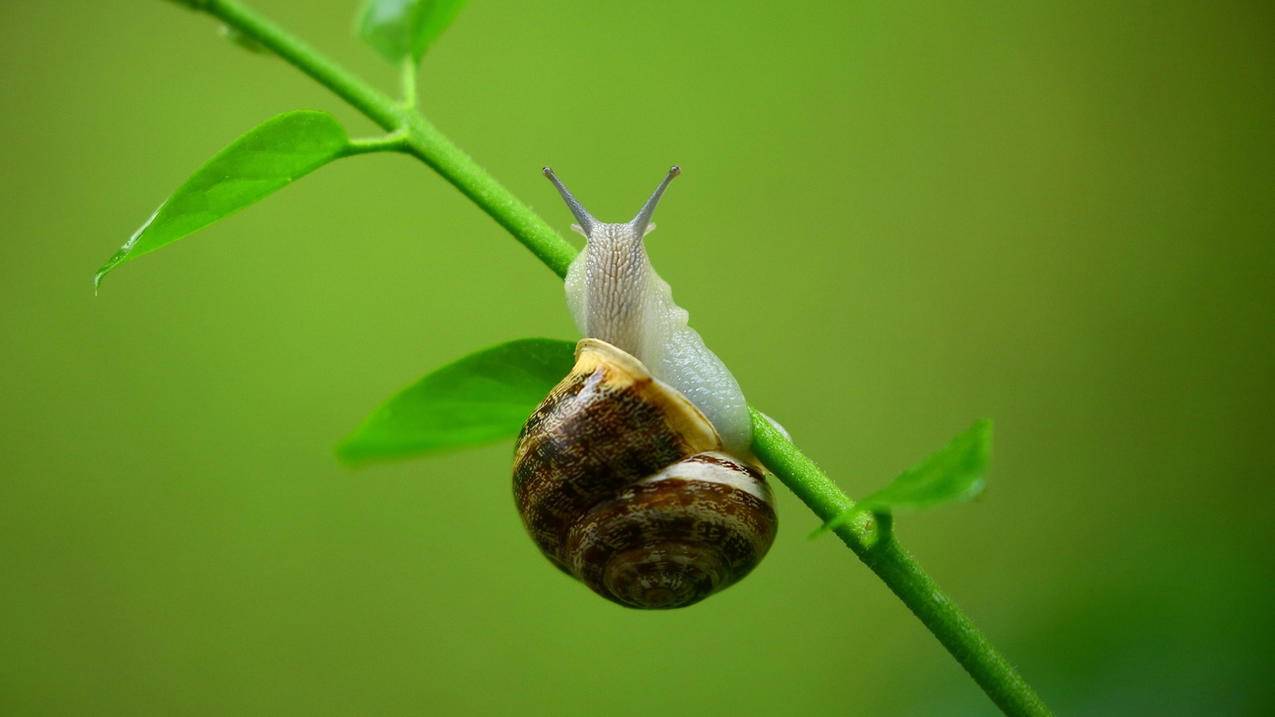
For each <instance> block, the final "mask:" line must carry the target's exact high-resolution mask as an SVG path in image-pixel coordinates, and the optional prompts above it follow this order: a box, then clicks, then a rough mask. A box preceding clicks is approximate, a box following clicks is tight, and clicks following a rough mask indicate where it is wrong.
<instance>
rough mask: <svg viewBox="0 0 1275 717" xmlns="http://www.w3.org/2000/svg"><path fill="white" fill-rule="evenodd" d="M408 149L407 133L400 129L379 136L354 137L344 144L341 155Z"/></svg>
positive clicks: (348, 155)
mask: <svg viewBox="0 0 1275 717" xmlns="http://www.w3.org/2000/svg"><path fill="white" fill-rule="evenodd" d="M406 151H408V145H407V133H406V132H403V131H402V130H397V131H394V132H391V133H389V134H387V135H383V136H381V137H355V138H351V139H350V141H349V143H348V144H346V145H345V151H343V152H342V153H341V156H343V157H353V156H354V155H356V154H371V153H373V152H406Z"/></svg>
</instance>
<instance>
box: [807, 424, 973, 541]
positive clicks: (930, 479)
mask: <svg viewBox="0 0 1275 717" xmlns="http://www.w3.org/2000/svg"><path fill="white" fill-rule="evenodd" d="M991 450H992V422H991V421H989V420H987V419H984V420H981V421H978V422H977V423H975V424H974V425H973V426H971V427H970V428H969V430H967V431H965V432H964V433H962V434H960V435H959V436H957V437H956V438H953V439H952V441H951V442H950V443H948V444H947V445H946V446H944V447H943V448H942V449H940V450H939V451H938V452H937V453H934V454H933V455H931V456H930V457H928V458H926V459H925V460H923V461H921V462H920V463H918V464H916V465H914V466H912V467H911V468H909V469H907V470H906V471H904V472H903V473H902V474H900V475H899V477H898V478H895V479H894V480H893V481H892V482H891V483H890V484H889V485H887V486H886V487H884V488H882V489H881V490H878V491H877V492H875V493H873V494H871V495H869V496H868V497H866V498H864V499H863V500H861V501H859V502H857V503H855V505H854V507H853V508H851V509H850V510H847V511H846V512H844V513H842V514H841V515H838V516H837V517H835V518H833V519H832V520H830V521H828V522H827V523H824V524H823V526H821V527H820V528H819V529H818V530H816V531H815V532H814V534H813V535H811V537H815V536H817V535H820V534H822V533H826V532H827V531H829V530H833V529H835V528H837V527H838V526H841V525H844V524H846V523H848V522H849V521H850V519H851V518H853V517H854V516H855V515H856V514H858V513H861V512H864V511H872V512H879V513H888V512H891V511H893V510H894V509H896V508H929V507H933V506H936V505H942V504H943V503H952V502H955V501H961V500H969V499H970V498H973V497H974V496H975V495H978V494H979V493H980V492H981V491H982V490H983V486H984V484H985V481H984V478H983V473H984V471H985V470H986V469H987V461H988V459H989V458H990V456H991Z"/></svg>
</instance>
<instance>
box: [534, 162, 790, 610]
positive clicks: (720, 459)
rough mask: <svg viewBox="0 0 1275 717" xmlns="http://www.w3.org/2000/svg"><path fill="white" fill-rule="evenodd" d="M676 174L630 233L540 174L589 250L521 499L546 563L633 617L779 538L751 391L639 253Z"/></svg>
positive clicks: (694, 589)
mask: <svg viewBox="0 0 1275 717" xmlns="http://www.w3.org/2000/svg"><path fill="white" fill-rule="evenodd" d="M680 173H681V170H680V169H679V168H678V167H676V166H675V167H673V168H672V169H670V170H669V173H668V175H667V176H666V177H665V178H664V180H663V181H662V182H660V185H659V187H657V188H656V190H655V192H654V193H653V194H652V195H651V197H650V199H648V200H647V201H646V204H644V205H643V206H642V208H641V210H639V211H638V213H637V215H636V216H634V217H633V219H632V220H631V221H628V222H625V223H623V224H608V223H604V222H599V221H597V220H596V219H594V218H593V215H591V214H590V213H589V212H588V211H587V210H586V209H585V208H584V207H583V206H582V205H581V204H580V202H579V201H577V200H576V198H575V197H574V196H573V195H572V194H571V192H570V191H569V190H568V189H567V187H566V186H565V185H564V184H563V183H562V182H561V181H559V179H558V177H557V176H556V175H555V174H554V173H553V170H551V169H549V168H547V167H546V168H545V170H544V174H545V176H547V177H548V178H549V180H550V181H552V182H553V184H554V186H555V187H557V189H558V192H559V193H561V194H562V198H563V200H564V201H565V202H566V204H567V207H568V208H569V209H570V210H571V213H572V214H573V215H574V216H575V218H576V221H577V222H578V224H577V225H576V226H574V227H573V228H575V229H577V230H578V231H579V232H580V233H581V234H583V235H584V236H585V238H586V239H587V243H586V245H585V248H584V250H583V251H582V252H580V254H579V256H578V257H577V258H576V259H575V261H573V262H572V264H571V266H570V268H569V269H568V272H567V280H566V291H567V305H568V308H569V309H570V311H571V315H572V318H573V319H574V320H575V323H576V326H577V327H578V328H579V330H580V332H581V334H583V335H584V337H585V338H583V339H581V341H580V342H579V343H578V344H577V345H576V363H575V366H574V367H573V368H572V370H571V372H570V373H569V374H568V375H567V376H566V377H565V378H564V379H563V380H562V381H561V382H560V383H559V384H558V385H557V386H556V387H554V389H553V390H552V391H550V392H549V395H548V396H547V397H546V398H545V400H544V401H543V402H542V403H541V404H540V406H539V407H538V408H537V409H536V410H535V412H534V413H533V414H532V415H531V417H530V418H529V419H527V423H526V424H525V425H524V426H523V428H522V432H521V434H520V435H519V437H518V443H517V446H516V448H515V451H514V475H513V484H514V499H515V501H516V503H517V506H518V512H519V514H520V515H521V516H522V520H523V523H524V524H525V525H526V527H527V531H528V532H529V533H530V534H531V537H532V539H533V540H535V542H536V544H537V545H538V546H539V547H540V550H541V551H542V552H543V553H544V554H545V555H546V556H547V557H548V558H549V560H550V561H552V562H553V563H554V564H555V565H557V566H558V567H559V568H560V569H562V570H563V571H565V572H567V573H568V574H570V575H572V576H574V577H575V578H577V579H579V580H580V581H582V582H584V583H585V584H586V585H588V586H589V587H590V588H591V589H592V590H594V591H595V592H597V593H598V594H599V595H602V596H603V597H605V598H607V599H608V600H612V601H614V602H617V603H619V604H621V605H625V606H628V607H635V608H674V607H683V606H686V605H690V604H692V603H695V602H698V601H700V600H702V599H704V598H705V597H707V596H709V595H711V594H713V593H714V592H717V591H718V590H721V589H723V588H725V587H727V586H729V585H731V584H733V583H735V582H736V581H738V580H739V579H740V578H742V577H743V576H745V575H747V574H748V572H749V571H750V570H752V569H753V567H754V566H755V565H757V563H758V562H759V561H760V560H761V559H762V557H763V556H764V555H765V554H766V551H767V550H769V549H770V545H771V543H772V542H773V541H774V538H775V529H776V518H775V510H774V502H773V498H772V496H771V493H770V488H769V486H767V484H766V481H765V478H764V477H763V476H762V473H761V472H760V470H758V469H757V468H756V467H754V466H753V465H751V463H750V458H749V453H748V446H749V444H750V443H751V441H752V424H751V419H750V417H749V414H748V404H747V402H746V401H745V400H744V396H743V392H742V391H741V390H740V388H739V384H738V383H737V382H736V381H735V378H734V377H733V376H731V374H730V371H729V370H728V369H727V368H726V366H725V364H723V363H722V361H721V360H720V359H719V358H717V356H716V355H715V354H714V353H713V352H712V351H711V350H709V348H708V347H707V346H706V345H705V344H704V340H703V339H702V338H701V337H700V335H699V333H698V332H696V331H695V330H694V329H692V328H690V326H689V325H688V323H687V322H688V315H687V312H686V310H684V309H682V308H681V307H679V306H677V304H676V303H674V302H673V296H672V289H671V288H670V287H669V285H668V283H667V282H665V281H664V280H663V279H661V278H660V276H659V275H658V274H656V273H655V270H654V268H653V267H652V266H651V261H650V258H649V257H648V256H647V253H646V245H645V243H644V239H645V237H646V235H647V234H648V233H649V232H650V231H651V230H653V229H654V228H655V225H654V224H652V223H651V216H652V214H654V212H655V207H656V205H657V204H658V203H659V201H660V197H661V196H663V194H664V190H665V189H666V188H667V187H668V185H669V182H671V181H672V180H673V179H674V178H675V177H677V176H678V175H679V174H680Z"/></svg>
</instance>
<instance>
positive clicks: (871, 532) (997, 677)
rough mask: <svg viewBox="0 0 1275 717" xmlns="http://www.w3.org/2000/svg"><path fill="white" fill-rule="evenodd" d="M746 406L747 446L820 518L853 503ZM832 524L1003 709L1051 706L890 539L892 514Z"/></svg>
mask: <svg viewBox="0 0 1275 717" xmlns="http://www.w3.org/2000/svg"><path fill="white" fill-rule="evenodd" d="M752 412H753V452H754V453H756V454H757V457H758V458H760V459H761V461H762V463H765V464H766V467H767V468H769V469H770V470H771V471H772V472H773V473H774V474H775V475H776V476H777V477H778V478H779V480H780V481H782V482H783V484H784V485H785V486H787V487H788V489H789V490H791V491H792V492H793V493H795V494H796V495H797V497H798V498H800V499H801V502H803V503H805V504H806V506H807V507H809V508H810V510H812V511H814V513H815V515H817V516H819V519H820V520H822V521H824V522H827V521H829V520H832V519H833V518H835V517H837V516H840V515H843V514H844V513H845V512H846V511H848V510H849V509H850V508H852V507H854V501H853V500H851V499H850V497H849V496H847V495H846V494H845V493H844V492H842V490H841V489H840V488H838V487H837V484H836V483H834V482H832V480H831V479H830V478H828V476H827V475H825V474H824V472H823V471H822V470H820V469H819V466H817V465H815V462H814V461H812V460H810V458H808V457H807V456H806V455H805V454H804V453H802V452H801V449H799V448H797V446H796V445H795V444H793V442H792V441H791V440H790V439H789V438H788V437H787V436H785V435H784V434H783V433H780V432H779V431H778V430H776V429H775V427H774V425H772V424H771V422H770V421H769V420H767V419H766V418H765V417H764V416H763V415H762V414H761V412H760V411H758V410H756V409H752ZM832 532H833V533H835V534H836V535H837V537H839V538H841V542H843V543H845V544H846V546H847V547H849V548H850V549H851V550H853V551H854V554H855V555H857V556H859V559H860V560H862V561H863V563H864V564H865V565H867V566H868V567H869V568H871V569H872V572H874V573H876V574H877V577H879V578H881V580H882V581H883V582H884V583H885V584H886V585H887V586H888V587H889V588H890V590H891V591H893V592H894V594H895V595H897V596H898V597H899V599H900V600H902V601H903V604H905V605H907V606H908V609H909V610H911V611H912V613H913V614H914V615H916V616H917V617H918V618H920V619H921V622H922V623H924V624H925V626H926V627H927V628H929V630H930V632H932V633H934V636H935V637H937V638H938V640H939V642H941V643H943V647H945V648H947V651H948V652H950V653H951V654H952V656H953V657H955V658H956V661H957V662H959V663H961V666H962V667H964V668H965V671H966V672H968V673H969V674H970V676H971V677H973V678H974V681H975V682H977V683H978V685H979V687H982V688H983V691H984V692H986V693H987V696H988V697H990V698H992V701H993V702H995V703H996V706H998V707H1000V708H1001V710H1002V711H1003V712H1005V714H1010V715H1047V714H1049V708H1048V707H1046V706H1045V703H1044V702H1043V701H1042V700H1041V699H1040V696H1039V695H1037V694H1036V692H1035V691H1034V690H1032V688H1031V685H1028V684H1027V682H1026V681H1024V680H1023V678H1022V675H1019V674H1018V671H1017V670H1015V669H1014V666H1013V665H1011V664H1009V662H1008V661H1006V660H1005V658H1004V657H1003V656H1002V655H1001V654H1000V653H999V652H997V651H996V648H995V647H993V646H992V644H991V643H989V642H988V641H987V638H985V637H983V635H982V633H980V632H979V631H978V628H976V627H975V626H974V623H973V622H971V621H970V619H969V617H967V616H966V615H965V613H963V612H961V609H960V608H959V607H957V606H956V603H954V602H953V601H952V599H951V598H950V597H948V596H947V595H946V594H945V593H944V592H943V591H942V590H940V589H939V586H938V583H936V582H934V579H933V578H931V577H930V576H929V575H926V574H925V571H924V570H922V569H921V566H920V565H918V564H917V562H916V560H915V559H913V558H912V556H911V555H909V554H908V552H907V551H906V550H904V549H903V546H901V545H899V543H898V541H896V540H895V539H894V531H893V530H891V521H890V516H888V515H874V514H872V513H858V514H856V515H855V516H853V517H852V518H850V520H849V522H847V523H845V524H843V525H839V526H837V527H836V528H834V529H833V531H832Z"/></svg>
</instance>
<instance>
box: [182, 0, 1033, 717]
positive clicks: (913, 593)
mask: <svg viewBox="0 0 1275 717" xmlns="http://www.w3.org/2000/svg"><path fill="white" fill-rule="evenodd" d="M178 1H179V2H181V3H182V4H184V5H188V6H190V7H192V8H194V9H196V10H199V11H202V12H206V13H208V14H209V15H212V16H213V17H216V18H217V19H219V20H221V21H222V22H224V23H225V24H226V25H228V26H229V27H231V28H233V29H235V30H238V31H239V32H241V33H243V35H244V36H246V37H249V38H252V39H254V40H256V41H257V42H259V43H261V44H262V45H264V46H265V47H266V48H268V49H270V50H271V51H273V52H274V53H276V54H277V55H279V57H281V58H283V59H284V60H286V61H287V62H288V63H289V64H291V65H293V66H295V67H296V68H297V69H299V70H301V71H302V72H304V73H305V74H307V75H309V76H310V77H312V78H314V79H315V80H316V81H318V82H319V83H320V84H322V85H323V86H324V87H327V88H328V89H330V90H332V91H333V92H334V93H335V94H337V95H338V96H339V97H341V98H342V99H344V100H345V101H346V102H348V103H349V104H350V105H352V106H353V107H354V108H355V109H358V110H359V111H360V112H362V113H363V114H364V115H366V116H367V117H368V118H369V119H371V120H372V121H373V122H375V123H377V124H378V125H380V126H381V127H382V128H384V129H386V130H389V131H390V132H391V135H389V137H386V138H383V139H376V140H356V141H354V142H352V144H351V147H352V148H354V149H352V150H351V151H350V152H349V153H359V152H360V151H379V150H383V149H390V148H393V149H399V150H402V151H405V152H407V153H409V154H412V155H413V156H415V157H417V158H418V159H420V160H421V161H422V162H424V163H425V164H426V165H428V166H429V167H430V168H432V169H433V170H434V171H436V172H438V173H439V174H440V175H441V176H442V177H443V178H444V179H446V180H447V181H448V182H450V183H451V184H452V185H453V186H455V187H456V188H457V189H459V190H460V191H461V193H462V194H464V195H465V196H466V197H468V198H469V199H470V200H471V201H473V202H474V203H475V204H477V205H478V207H479V208H481V209H482V210H483V211H485V212H486V213H487V214H488V215H489V216H491V218H492V219H495V220H496V222H497V223H499V224H500V225H501V226H502V227H504V228H505V229H506V230H508V231H509V233H510V234H512V235H513V236H514V238H515V239H517V240H518V241H519V242H521V243H522V244H523V246H525V247H527V248H528V249H530V250H531V252H532V253H533V254H535V255H536V257H537V258H539V259H540V260H541V261H542V262H543V263H544V264H545V265H546V266H548V267H549V268H550V269H551V270H553V272H554V273H555V274H557V275H558V276H559V277H565V276H566V273H567V267H568V265H570V263H571V260H572V259H573V258H574V257H575V254H576V249H575V247H573V246H572V245H571V244H569V243H567V242H566V241H565V240H564V239H563V238H562V237H561V236H559V235H558V233H557V232H556V231H554V230H553V228H552V227H550V226H549V224H548V223H546V222H545V220H544V219H542V218H541V217H540V216H539V215H537V214H536V213H535V212H534V211H532V210H531V208H530V207H528V206H527V205H525V204H523V203H522V202H521V201H519V200H518V198H517V197H515V196H514V195H513V194H512V193H511V192H510V191H509V190H508V189H506V188H505V187H504V186H503V185H501V184H500V183H499V182H498V181H496V179H495V177H492V176H491V175H490V174H488V173H487V171H486V170H485V169H483V168H482V167H481V166H479V164H478V163H477V162H475V161H474V160H473V159H472V158H471V157H470V156H469V155H468V154H466V153H465V152H464V151H462V150H461V149H460V148H459V147H457V146H456V145H455V144H453V143H452V142H451V140H449V139H448V138H447V137H446V136H445V135H443V134H442V133H441V132H439V131H438V129H437V128H435V127H434V125H432V124H431V123H430V122H429V121H428V120H426V119H425V118H424V117H423V116H422V115H421V114H420V113H419V112H417V111H416V110H415V103H414V102H413V103H412V104H411V105H408V106H405V104H406V103H400V102H396V101H394V100H392V99H390V98H389V97H388V96H386V95H384V94H383V93H381V92H379V91H378V90H376V89H374V88H372V87H371V86H370V85H368V84H367V83H366V82H364V81H362V80H361V79H359V78H357V77H355V76H354V75H352V74H350V73H349V72H347V71H346V70H345V69H343V68H341V67H340V66H338V65H337V64H335V63H333V62H332V61H331V60H328V59H327V58H326V57H324V56H323V55H321V54H320V53H318V52H317V51H315V50H314V49H313V48H311V47H310V46H309V45H307V44H305V43H304V42H302V41H301V40H300V39H298V38H296V37H294V36H293V35H291V34H290V33H288V32H287V31H285V30H283V29H282V28H280V27H278V26H277V25H275V24H274V23H272V22H270V21H269V20H267V19H266V18H264V17H262V16H260V15H258V14H256V13H255V12H253V11H252V10H249V9H248V8H246V7H244V6H243V5H240V4H239V3H238V2H236V1H235V0H178ZM410 81H411V85H412V89H413V91H412V93H411V94H410V95H409V94H408V92H407V83H408V82H409V76H408V73H406V72H405V73H404V76H403V87H404V95H405V98H404V99H409V98H411V99H414V97H413V96H414V94H415V92H414V89H415V72H414V68H413V71H412V73H411V75H410ZM391 138H392V139H391ZM390 144H393V147H390V146H389V145H390ZM753 425H754V428H755V436H754V438H753V450H754V452H755V453H756V454H757V456H758V458H760V459H761V461H762V462H763V463H764V464H765V465H766V467H767V468H769V469H770V470H771V471H773V472H774V474H775V475H776V476H777V477H778V478H779V480H780V481H782V482H783V484H784V485H785V486H787V487H788V488H789V489H790V490H792V492H793V493H795V494H796V495H797V497H798V498H800V499H801V501H802V502H803V503H805V504H806V505H807V506H808V507H809V508H810V509H811V510H812V511H814V513H815V514H816V515H817V516H819V518H820V519H821V520H823V521H828V520H831V519H832V518H834V517H836V516H838V515H840V514H841V513H843V512H844V511H846V510H848V509H849V508H850V507H852V506H853V505H854V501H852V500H850V498H849V497H847V496H846V494H845V493H843V492H842V491H841V489H840V488H838V487H837V485H836V484H835V483H833V482H832V480H830V479H829V478H828V476H826V475H824V473H823V471H821V470H819V467H818V466H816V465H815V464H814V462H813V461H811V460H810V459H809V458H807V457H806V456H805V454H803V453H802V452H801V451H800V450H799V449H798V448H797V446H796V445H794V444H793V443H792V441H791V440H789V439H788V438H787V437H786V436H784V435H783V434H782V433H780V432H779V431H778V430H776V429H775V428H774V427H773V426H772V425H771V424H770V422H769V421H767V420H766V419H765V418H763V417H762V415H761V414H760V413H758V412H756V411H754V412H753ZM834 532H835V533H836V534H837V536H838V537H840V538H841V540H842V541H843V542H844V543H845V544H846V545H847V546H848V547H849V548H850V549H851V550H853V551H854V553H855V554H856V555H858V556H859V559H860V560H862V561H863V562H864V564H866V565H867V566H868V567H869V568H870V569H871V570H872V571H873V572H874V573H876V574H877V576H879V577H880V578H881V580H882V581H884V582H885V584H886V585H887V586H888V587H889V588H890V590H892V591H893V592H894V594H895V595H897V596H898V597H899V599H900V600H902V601H903V603H904V604H905V605H907V606H908V609H910V610H911V611H912V612H913V613H914V614H915V615H916V616H917V617H918V618H920V620H921V622H922V623H924V624H925V626H926V627H927V628H928V629H929V630H930V632H932V633H934V635H935V637H937V638H938V640H939V642H941V643H942V644H943V646H944V647H945V648H947V650H948V652H950V653H951V654H952V656H953V657H955V658H956V660H957V661H958V662H959V663H960V664H961V665H962V666H963V667H964V668H965V669H966V671H968V672H969V674H970V676H972V677H973V678H974V680H975V681H976V682H977V683H978V684H979V686H980V687H982V688H983V691H984V692H986V693H987V695H988V696H989V697H990V698H991V699H992V701H994V702H995V703H996V705H997V706H999V707H1000V708H1001V709H1002V710H1003V711H1004V712H1005V713H1006V714H1010V715H1047V714H1049V710H1048V708H1047V707H1046V706H1045V704H1044V702H1042V701H1041V699H1040V697H1038V696H1037V695H1036V693H1035V692H1033V691H1032V689H1031V687H1030V686H1029V685H1028V684H1027V683H1026V682H1024V681H1023V678H1022V677H1021V676H1020V675H1019V674H1018V673H1017V671H1015V670H1014V668H1013V666H1012V665H1010V664H1009V662H1007V661H1006V660H1005V658H1004V657H1002V656H1001V655H1000V653H998V652H997V651H996V649H995V648H994V647H992V645H991V644H990V643H989V642H988V641H987V640H986V638H984V637H983V636H982V634H980V633H979V632H978V630H977V628H975V627H974V624H973V623H972V622H970V620H969V618H968V617H966V616H965V614H964V613H962V612H961V611H960V609H959V608H957V607H956V605H955V603H953V602H952V600H951V599H950V598H948V597H947V596H946V595H945V594H943V592H942V591H940V590H939V588H938V586H937V585H936V584H935V582H934V581H933V580H932V579H931V578H930V577H929V576H928V575H926V574H925V572H924V571H923V570H922V569H921V567H920V566H919V565H917V563H916V561H915V560H913V559H912V557H911V556H910V555H908V554H907V552H906V551H904V550H903V548H902V547H900V546H899V545H898V543H897V542H896V541H895V539H894V535H893V533H892V531H891V530H890V526H889V521H888V519H883V517H882V516H875V515H871V514H867V513H863V514H860V515H857V516H855V517H854V518H853V519H851V520H850V522H849V523H847V524H845V525H841V526H838V527H837V528H836V529H835V531H834Z"/></svg>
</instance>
